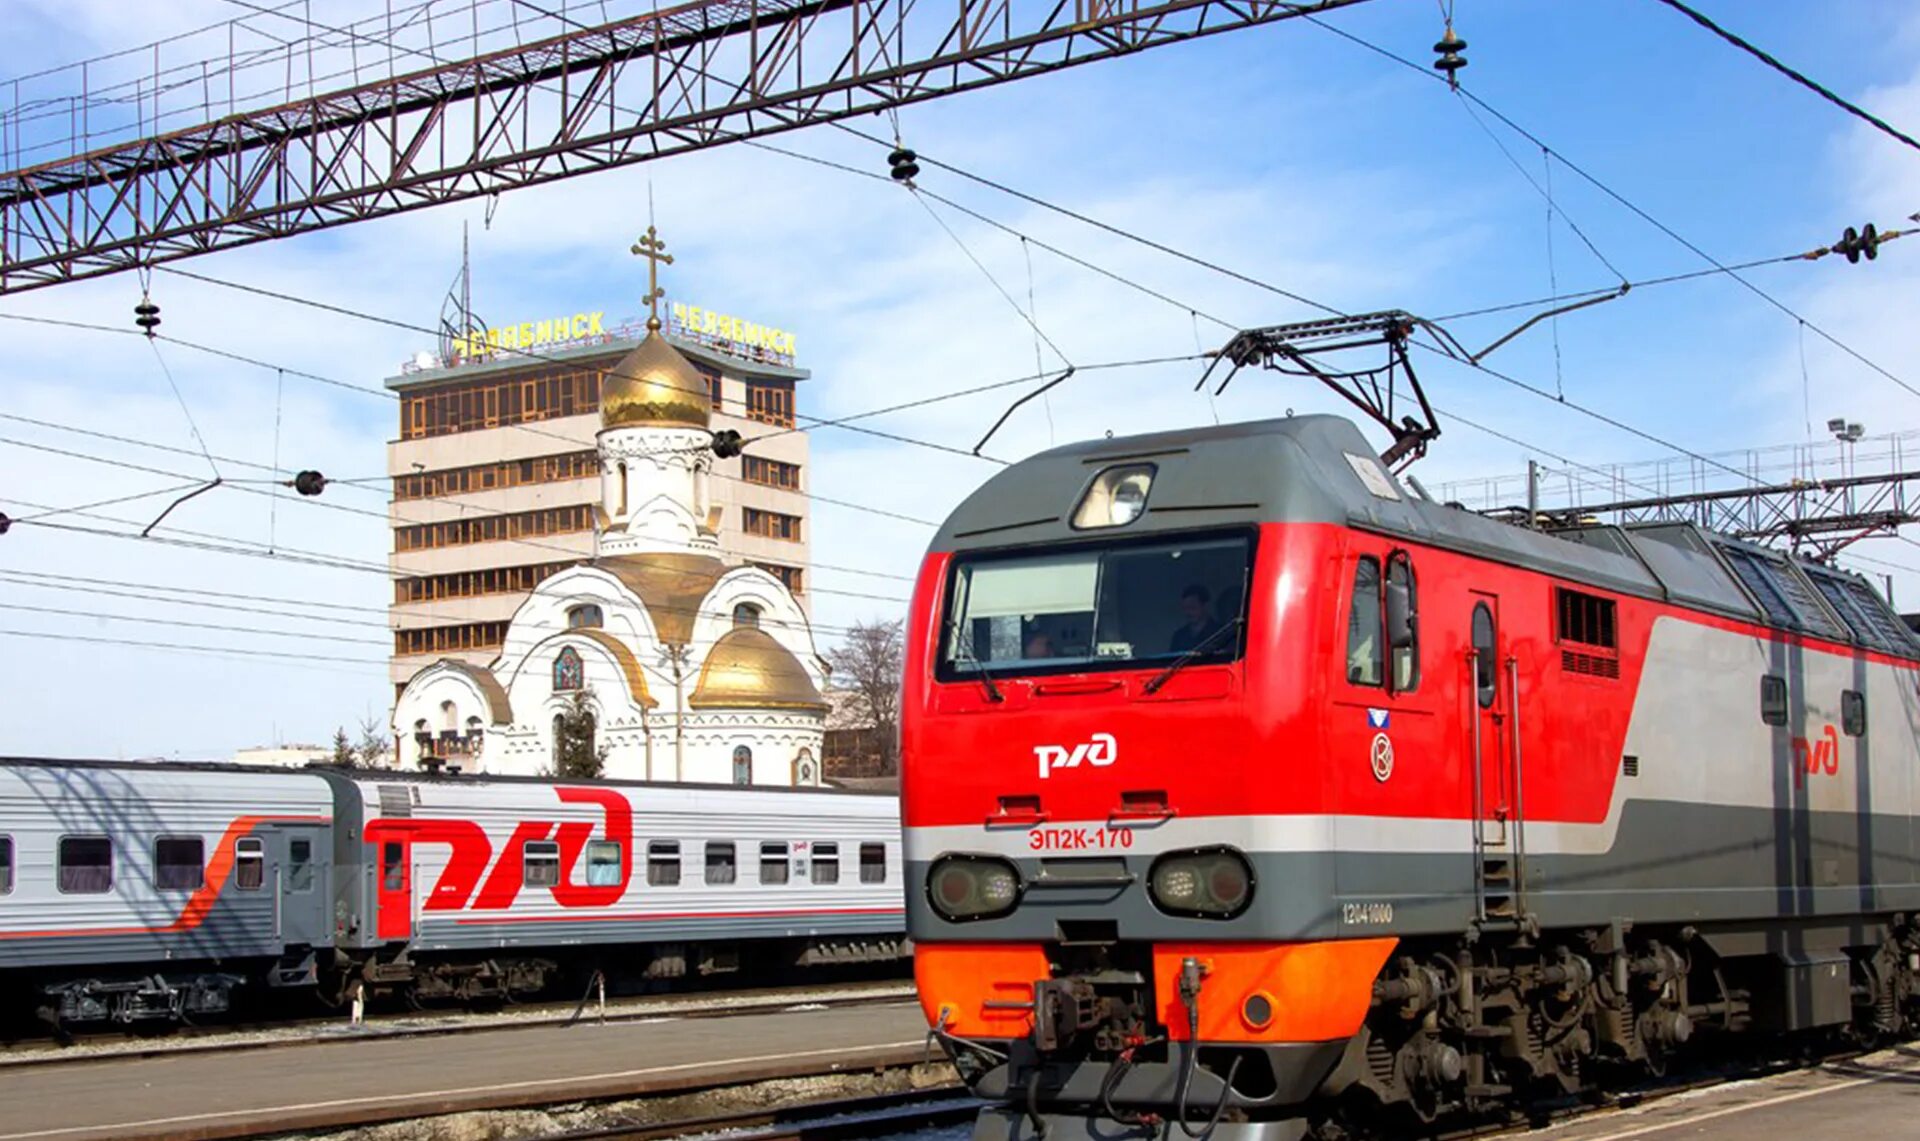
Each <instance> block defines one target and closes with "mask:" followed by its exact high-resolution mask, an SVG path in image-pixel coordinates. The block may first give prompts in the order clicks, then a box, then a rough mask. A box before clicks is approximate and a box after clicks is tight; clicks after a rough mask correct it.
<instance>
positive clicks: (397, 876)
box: [380, 840, 407, 891]
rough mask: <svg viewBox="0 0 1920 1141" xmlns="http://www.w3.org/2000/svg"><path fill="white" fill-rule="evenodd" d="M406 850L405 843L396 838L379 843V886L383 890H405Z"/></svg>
mask: <svg viewBox="0 0 1920 1141" xmlns="http://www.w3.org/2000/svg"><path fill="white" fill-rule="evenodd" d="M406 851H407V850H406V845H404V844H402V843H400V842H399V841H398V840H388V841H387V842H386V843H384V844H382V845H380V886H381V888H382V889H383V890H386V891H405V890H406V887H407V859H406Z"/></svg>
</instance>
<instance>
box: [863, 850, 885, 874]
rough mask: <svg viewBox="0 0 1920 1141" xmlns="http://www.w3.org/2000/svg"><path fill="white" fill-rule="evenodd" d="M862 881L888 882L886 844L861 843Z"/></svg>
mask: <svg viewBox="0 0 1920 1141" xmlns="http://www.w3.org/2000/svg"><path fill="white" fill-rule="evenodd" d="M860 882H861V883H886V882H887V846H886V845H885V844H862V845H860Z"/></svg>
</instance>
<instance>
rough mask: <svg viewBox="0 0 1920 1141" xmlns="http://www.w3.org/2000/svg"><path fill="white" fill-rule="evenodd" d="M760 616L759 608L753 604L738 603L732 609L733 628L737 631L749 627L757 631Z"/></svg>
mask: <svg viewBox="0 0 1920 1141" xmlns="http://www.w3.org/2000/svg"><path fill="white" fill-rule="evenodd" d="M760 614H761V610H760V608H759V607H758V606H755V605H754V604H753V603H751V602H742V603H740V604H739V605H738V606H735V607H734V608H733V628H734V629H736V630H738V629H740V628H741V627H743V626H751V627H754V628H755V629H758V628H759V626H760Z"/></svg>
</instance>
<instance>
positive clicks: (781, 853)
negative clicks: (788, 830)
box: [760, 840, 787, 883]
mask: <svg viewBox="0 0 1920 1141" xmlns="http://www.w3.org/2000/svg"><path fill="white" fill-rule="evenodd" d="M760 882H761V883H786V882H787V845H786V844H785V843H784V842H783V841H777V840H775V841H768V842H767V843H764V844H761V845H760Z"/></svg>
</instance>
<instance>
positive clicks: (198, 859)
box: [153, 836, 206, 891]
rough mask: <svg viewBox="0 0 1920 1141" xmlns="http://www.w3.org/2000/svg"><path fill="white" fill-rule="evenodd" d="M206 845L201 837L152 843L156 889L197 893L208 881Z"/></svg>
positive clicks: (175, 838)
mask: <svg viewBox="0 0 1920 1141" xmlns="http://www.w3.org/2000/svg"><path fill="white" fill-rule="evenodd" d="M205 867H206V846H205V843H204V842H203V841H202V840H201V839H200V837H198V836H162V837H160V838H159V839H158V840H155V841H154V842H153V886H154V888H155V889H156V890H158V891H198V890H199V888H200V885H201V884H202V883H203V882H205V880H206V872H205Z"/></svg>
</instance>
